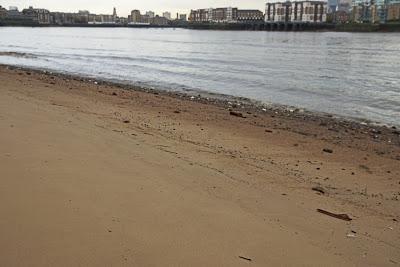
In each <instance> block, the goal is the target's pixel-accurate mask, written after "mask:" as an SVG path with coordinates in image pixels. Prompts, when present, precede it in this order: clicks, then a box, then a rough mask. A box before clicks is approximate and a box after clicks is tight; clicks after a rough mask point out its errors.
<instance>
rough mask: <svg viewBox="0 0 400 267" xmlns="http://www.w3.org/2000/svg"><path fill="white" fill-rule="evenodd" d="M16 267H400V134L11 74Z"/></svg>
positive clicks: (208, 100)
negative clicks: (283, 266)
mask: <svg viewBox="0 0 400 267" xmlns="http://www.w3.org/2000/svg"><path fill="white" fill-rule="evenodd" d="M0 129H1V131H0V148H1V149H0V183H1V186H0V196H1V201H0V211H1V213H2V219H1V220H0V226H1V227H0V236H1V237H2V238H0V251H1V252H0V265H4V266H15V265H23V266H26V265H30V266H80V265H83V266H124V265H127V266H177V265H178V266H243V265H248V264H249V263H250V264H251V265H252V266H279V265H285V266H296V265H304V266H393V265H396V264H398V263H399V262H400V254H399V247H398V244H399V242H400V225H399V222H400V214H399V208H398V207H399V201H400V164H399V162H400V132H399V131H398V129H397V128H391V127H383V126H374V125H368V124H366V123H360V122H354V121H348V120H342V119H338V118H334V117H333V116H331V115H328V114H322V115H321V114H313V113H308V112H306V111H303V110H300V109H297V110H296V109H291V108H288V107H263V106H259V105H257V104H252V103H249V102H248V101H247V100H246V99H237V98H236V99H225V98H224V97H222V98H218V97H215V98H213V97H211V96H197V95H188V94H182V93H175V92H167V91H158V90H151V89H147V88H139V87H132V86H129V85H125V84H115V83H110V82H105V81H100V80H94V79H91V78H85V77H77V76H69V75H62V74H56V73H52V72H50V71H39V70H30V69H23V68H18V67H11V66H0Z"/></svg>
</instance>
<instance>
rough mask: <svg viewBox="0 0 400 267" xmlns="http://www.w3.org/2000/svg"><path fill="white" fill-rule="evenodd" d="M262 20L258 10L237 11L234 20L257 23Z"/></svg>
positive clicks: (262, 17)
mask: <svg viewBox="0 0 400 267" xmlns="http://www.w3.org/2000/svg"><path fill="white" fill-rule="evenodd" d="M263 19H264V14H263V13H262V12H261V11H260V10H254V9H238V10H237V17H236V20H237V21H238V22H241V21H259V20H263Z"/></svg>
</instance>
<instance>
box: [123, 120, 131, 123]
mask: <svg viewBox="0 0 400 267" xmlns="http://www.w3.org/2000/svg"><path fill="white" fill-rule="evenodd" d="M123 123H131V121H130V120H124V121H123Z"/></svg>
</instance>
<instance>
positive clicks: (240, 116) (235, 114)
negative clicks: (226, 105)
mask: <svg viewBox="0 0 400 267" xmlns="http://www.w3.org/2000/svg"><path fill="white" fill-rule="evenodd" d="M229 114H230V115H232V116H235V117H239V118H246V117H245V116H243V113H241V112H237V111H230V112H229Z"/></svg>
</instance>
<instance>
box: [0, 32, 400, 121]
mask: <svg viewBox="0 0 400 267" xmlns="http://www.w3.org/2000/svg"><path fill="white" fill-rule="evenodd" d="M0 35H1V36H2V38H0V63H5V64H16V65H23V66H29V67H39V68H49V69H54V70H56V71H63V72H68V73H72V74H79V75H89V76H95V77H100V78H103V79H113V80H120V81H125V82H126V81H128V82H130V83H134V84H141V85H146V86H151V87H158V88H164V89H172V90H202V91H210V92H214V93H221V94H230V95H235V96H244V97H249V98H252V99H256V100H259V101H263V102H267V103H279V104H286V105H293V106H299V107H305V108H308V109H310V110H316V111H323V112H330V113H336V114H339V115H344V116H352V117H360V118H367V119H372V120H376V121H381V122H386V123H394V124H400V121H399V119H398V118H399V117H400V74H399V73H400V35H398V34H382V33H368V34H362V33H333V32H328V33H311V32H250V31H195V30H183V29H177V30H173V29H128V28H116V29H110V28H8V27H5V28H0ZM9 52H12V53H11V54H10V53H9ZM20 55H29V56H20Z"/></svg>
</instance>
